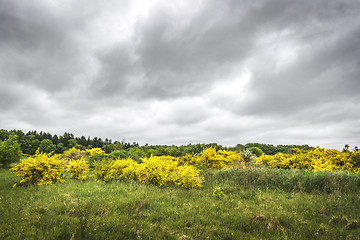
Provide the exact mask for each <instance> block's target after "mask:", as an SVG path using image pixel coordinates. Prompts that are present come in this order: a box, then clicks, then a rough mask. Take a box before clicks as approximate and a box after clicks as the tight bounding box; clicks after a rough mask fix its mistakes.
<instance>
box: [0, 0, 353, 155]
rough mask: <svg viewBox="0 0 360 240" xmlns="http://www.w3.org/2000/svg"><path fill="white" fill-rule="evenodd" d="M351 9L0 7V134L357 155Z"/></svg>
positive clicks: (343, 2) (83, 0)
mask: <svg viewBox="0 0 360 240" xmlns="http://www.w3.org/2000/svg"><path fill="white" fill-rule="evenodd" d="M359 12H360V1H359V0H317V1H313V0H302V1H290V0H287V1H286V0H244V1H238V0H179V1H167V0H154V1H152V0H148V1H147V0H122V1H117V0H109V1H94V0H93V1H89V0H77V1H73V0H29V1H24V0H11V1H9V0H0V128H1V129H7V130H11V129H19V130H23V131H24V132H27V131H30V130H37V131H44V132H49V133H52V134H58V135H62V134H63V133H64V132H70V133H73V134H74V135H75V136H85V137H87V136H91V137H101V138H103V139H105V138H109V139H112V140H123V139H125V140H126V141H128V142H137V143H139V144H140V145H143V144H146V143H148V144H152V145H156V144H166V145H173V144H174V145H183V144H185V145H187V144H189V143H194V144H195V143H213V142H215V143H218V144H221V145H223V146H235V145H236V144H245V143H250V142H258V143H265V144H273V145H278V144H309V145H311V146H320V147H323V148H337V149H342V147H343V146H344V145H345V144H350V146H351V148H352V147H354V146H359V145H360V144H359V143H360V107H359V106H360V14H359Z"/></svg>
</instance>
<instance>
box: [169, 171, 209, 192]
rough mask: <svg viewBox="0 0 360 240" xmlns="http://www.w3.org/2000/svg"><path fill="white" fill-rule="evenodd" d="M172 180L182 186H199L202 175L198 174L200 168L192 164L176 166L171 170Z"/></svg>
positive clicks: (201, 181)
mask: <svg viewBox="0 0 360 240" xmlns="http://www.w3.org/2000/svg"><path fill="white" fill-rule="evenodd" d="M172 181H173V182H174V183H175V184H176V185H178V186H181V187H183V188H201V187H202V183H203V182H204V177H203V176H200V170H198V169H197V168H196V167H194V166H178V167H177V168H176V170H175V171H174V172H172Z"/></svg>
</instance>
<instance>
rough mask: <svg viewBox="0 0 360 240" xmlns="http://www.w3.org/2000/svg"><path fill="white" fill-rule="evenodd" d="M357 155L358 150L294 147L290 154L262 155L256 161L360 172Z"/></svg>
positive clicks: (280, 166) (282, 166)
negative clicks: (343, 150) (342, 150)
mask: <svg viewBox="0 0 360 240" xmlns="http://www.w3.org/2000/svg"><path fill="white" fill-rule="evenodd" d="M359 155H360V154H359V152H355V153H351V152H340V151H338V150H333V149H326V150H325V149H322V148H314V149H312V150H310V151H306V150H302V149H298V148H294V149H292V150H291V153H290V154H283V153H278V154H275V155H273V156H269V155H262V156H261V157H260V158H259V160H258V161H257V163H258V164H265V165H267V166H269V167H272V168H285V169H306V170H312V171H336V170H343V171H352V172H360V168H359V167H358V166H359V162H358V160H359V159H358V158H359V157H358V156H359Z"/></svg>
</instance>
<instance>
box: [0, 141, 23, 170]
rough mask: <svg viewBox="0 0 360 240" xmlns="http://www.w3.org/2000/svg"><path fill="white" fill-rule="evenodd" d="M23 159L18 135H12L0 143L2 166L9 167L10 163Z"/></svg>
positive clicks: (0, 161)
mask: <svg viewBox="0 0 360 240" xmlns="http://www.w3.org/2000/svg"><path fill="white" fill-rule="evenodd" d="M20 157H21V149H20V144H19V143H18V141H17V136H16V135H10V136H9V138H8V139H6V140H5V141H3V142H0V164H1V165H2V166H3V167H9V166H10V163H14V162H18V161H19V160H20Z"/></svg>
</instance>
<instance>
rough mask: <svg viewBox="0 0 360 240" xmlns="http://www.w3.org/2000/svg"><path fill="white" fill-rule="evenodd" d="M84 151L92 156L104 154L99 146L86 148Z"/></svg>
mask: <svg viewBox="0 0 360 240" xmlns="http://www.w3.org/2000/svg"><path fill="white" fill-rule="evenodd" d="M86 152H87V153H88V154H89V155H90V156H92V155H94V154H104V153H105V151H104V150H102V149H101V148H92V149H86Z"/></svg>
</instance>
